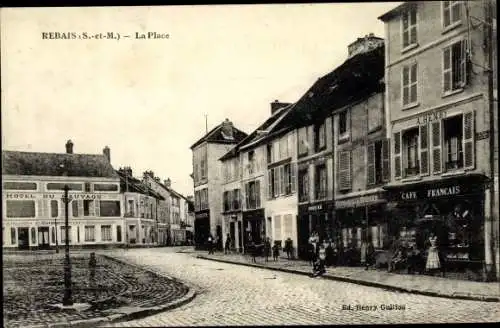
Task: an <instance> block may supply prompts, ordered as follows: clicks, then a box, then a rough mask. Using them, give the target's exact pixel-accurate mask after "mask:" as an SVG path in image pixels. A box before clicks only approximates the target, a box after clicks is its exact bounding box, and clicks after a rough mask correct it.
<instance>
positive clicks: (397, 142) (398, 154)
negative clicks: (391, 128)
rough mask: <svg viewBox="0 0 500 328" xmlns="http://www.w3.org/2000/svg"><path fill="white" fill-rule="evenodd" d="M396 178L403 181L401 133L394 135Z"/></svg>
mask: <svg viewBox="0 0 500 328" xmlns="http://www.w3.org/2000/svg"><path fill="white" fill-rule="evenodd" d="M394 178H396V179H401V132H396V133H394Z"/></svg>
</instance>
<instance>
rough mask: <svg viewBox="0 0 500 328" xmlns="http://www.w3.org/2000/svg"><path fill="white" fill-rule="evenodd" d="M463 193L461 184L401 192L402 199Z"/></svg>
mask: <svg viewBox="0 0 500 328" xmlns="http://www.w3.org/2000/svg"><path fill="white" fill-rule="evenodd" d="M461 194H462V188H461V186H459V185H455V186H450V187H442V188H428V189H421V190H412V191H402V192H400V193H399V195H400V198H401V200H417V199H428V198H436V197H443V196H456V195H461Z"/></svg>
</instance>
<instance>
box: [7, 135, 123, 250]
mask: <svg viewBox="0 0 500 328" xmlns="http://www.w3.org/2000/svg"><path fill="white" fill-rule="evenodd" d="M2 164H3V165H2V180H3V181H2V184H3V185H2V206H3V209H4V210H3V211H2V213H3V217H2V230H3V241H4V243H3V247H5V248H14V249H50V248H55V247H56V246H58V247H61V246H63V245H64V243H65V238H66V233H65V232H66V230H65V216H66V207H65V203H64V202H63V196H64V187H65V186H68V187H69V191H68V194H69V199H70V202H69V204H68V211H67V214H68V222H69V243H70V246H71V247H86V246H91V247H96V246H102V247H106V246H116V245H123V244H124V242H125V236H124V229H125V226H124V221H123V213H124V206H123V201H122V195H121V194H120V178H119V176H118V175H117V173H116V172H115V170H114V169H113V167H112V166H111V164H110V150H109V148H108V147H106V148H105V149H104V150H103V154H102V155H89V154H74V153H73V143H72V142H71V141H68V142H67V143H66V153H35V152H18V151H3V152H2Z"/></svg>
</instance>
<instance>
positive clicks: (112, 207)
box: [96, 200, 120, 217]
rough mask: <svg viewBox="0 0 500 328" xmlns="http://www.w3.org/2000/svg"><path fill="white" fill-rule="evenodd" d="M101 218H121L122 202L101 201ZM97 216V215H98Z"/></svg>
mask: <svg viewBox="0 0 500 328" xmlns="http://www.w3.org/2000/svg"><path fill="white" fill-rule="evenodd" d="M99 206H100V216H102V217H107V216H120V201H119V200H116V201H115V200H101V201H100V202H99ZM96 216H97V215H96Z"/></svg>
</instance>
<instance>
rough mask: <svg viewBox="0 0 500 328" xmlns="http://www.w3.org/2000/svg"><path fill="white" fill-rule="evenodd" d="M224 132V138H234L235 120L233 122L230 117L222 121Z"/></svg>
mask: <svg viewBox="0 0 500 328" xmlns="http://www.w3.org/2000/svg"><path fill="white" fill-rule="evenodd" d="M222 133H223V136H224V138H226V139H233V138H234V136H233V122H231V121H230V120H229V119H228V118H226V120H225V121H224V122H222Z"/></svg>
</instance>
